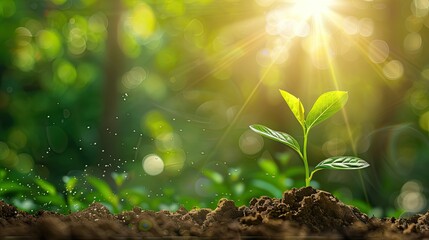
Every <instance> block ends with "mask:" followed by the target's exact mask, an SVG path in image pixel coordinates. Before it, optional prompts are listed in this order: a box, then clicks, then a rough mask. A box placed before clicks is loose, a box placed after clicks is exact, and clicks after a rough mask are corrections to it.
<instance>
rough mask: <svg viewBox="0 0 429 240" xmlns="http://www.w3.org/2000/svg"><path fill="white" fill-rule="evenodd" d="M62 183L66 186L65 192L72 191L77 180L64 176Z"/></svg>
mask: <svg viewBox="0 0 429 240" xmlns="http://www.w3.org/2000/svg"><path fill="white" fill-rule="evenodd" d="M63 181H64V183H65V184H66V190H67V192H70V191H72V190H73V189H74V187H75V186H76V184H77V178H76V177H69V176H64V177H63Z"/></svg>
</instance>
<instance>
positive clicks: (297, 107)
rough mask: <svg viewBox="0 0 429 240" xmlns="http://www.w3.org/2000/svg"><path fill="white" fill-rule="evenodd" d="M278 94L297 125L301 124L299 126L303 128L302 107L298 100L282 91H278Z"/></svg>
mask: <svg viewBox="0 0 429 240" xmlns="http://www.w3.org/2000/svg"><path fill="white" fill-rule="evenodd" d="M280 93H281V94H282V96H283V99H284V100H285V101H286V103H287V105H288V106H289V108H290V110H291V111H292V113H293V115H295V117H296V119H297V120H298V122H299V124H301V126H302V127H303V128H304V127H305V116H304V106H303V105H302V103H301V101H300V100H299V98H297V97H295V96H294V95H292V94H290V93H288V92H286V91H284V90H280Z"/></svg>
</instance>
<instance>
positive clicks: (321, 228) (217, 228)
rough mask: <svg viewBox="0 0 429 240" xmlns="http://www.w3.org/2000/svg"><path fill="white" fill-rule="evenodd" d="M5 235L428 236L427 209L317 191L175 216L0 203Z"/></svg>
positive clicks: (94, 206)
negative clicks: (378, 208)
mask: <svg viewBox="0 0 429 240" xmlns="http://www.w3.org/2000/svg"><path fill="white" fill-rule="evenodd" d="M0 238H1V239H4V238H6V239H7V238H10V239H147V238H148V239H158V238H161V239H199V238H203V239H423V238H429V212H428V213H426V214H424V215H415V216H413V217H411V218H407V219H394V218H386V219H379V218H370V217H368V216H367V215H365V214H363V213H361V212H360V211H359V210H358V209H357V208H355V207H352V206H348V205H345V204H343V203H342V202H340V201H339V200H338V199H337V198H335V197H334V196H333V195H332V194H330V193H328V192H325V191H320V190H315V189H313V188H311V187H306V188H300V189H292V190H290V191H287V192H285V193H284V194H283V198H281V199H276V198H269V197H260V198H254V199H252V200H251V202H250V205H249V206H241V207H237V206H235V204H234V202H233V201H231V200H227V199H221V200H220V201H219V203H218V206H217V208H216V209H214V210H212V209H205V208H203V209H192V210H190V211H187V210H186V209H183V208H181V209H179V210H178V211H177V212H168V211H159V212H154V211H147V210H143V209H140V208H134V209H133V210H132V211H125V212H122V213H120V214H118V215H113V214H111V213H110V212H109V211H108V210H107V208H106V207H104V206H103V205H101V204H99V203H94V204H92V205H91V206H90V207H89V208H87V209H85V210H83V211H80V212H76V213H71V214H69V215H61V214H57V213H53V212H46V211H40V212H38V213H37V214H36V215H31V214H28V213H26V212H22V211H19V210H17V209H16V208H15V207H14V206H11V205H8V204H6V203H4V202H0Z"/></svg>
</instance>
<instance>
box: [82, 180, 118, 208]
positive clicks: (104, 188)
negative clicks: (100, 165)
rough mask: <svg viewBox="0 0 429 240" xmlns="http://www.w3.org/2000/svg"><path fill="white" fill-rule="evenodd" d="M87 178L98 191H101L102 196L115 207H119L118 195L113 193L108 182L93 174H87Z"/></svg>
mask: <svg viewBox="0 0 429 240" xmlns="http://www.w3.org/2000/svg"><path fill="white" fill-rule="evenodd" d="M86 179H87V180H88V182H89V183H90V184H91V185H92V186H93V187H94V188H95V189H96V190H97V192H98V193H100V195H101V196H102V197H104V198H105V199H106V200H107V201H108V202H109V203H111V204H112V205H113V207H114V208H117V207H118V205H119V199H118V196H116V195H115V194H114V193H113V191H112V189H111V188H110V186H109V184H107V182H105V181H103V180H101V179H98V178H96V177H93V176H87V178H86Z"/></svg>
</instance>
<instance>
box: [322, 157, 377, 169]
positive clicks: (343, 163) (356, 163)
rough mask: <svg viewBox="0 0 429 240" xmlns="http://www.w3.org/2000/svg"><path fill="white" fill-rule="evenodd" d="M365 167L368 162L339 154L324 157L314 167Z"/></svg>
mask: <svg viewBox="0 0 429 240" xmlns="http://www.w3.org/2000/svg"><path fill="white" fill-rule="evenodd" d="M366 167H369V164H368V163H367V162H366V161H365V160H362V159H360V158H358V157H351V156H341V157H331V158H328V159H325V160H323V161H321V162H320V163H319V164H317V166H316V167H315V168H314V169H315V170H317V169H338V170H355V169H362V168H366Z"/></svg>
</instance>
